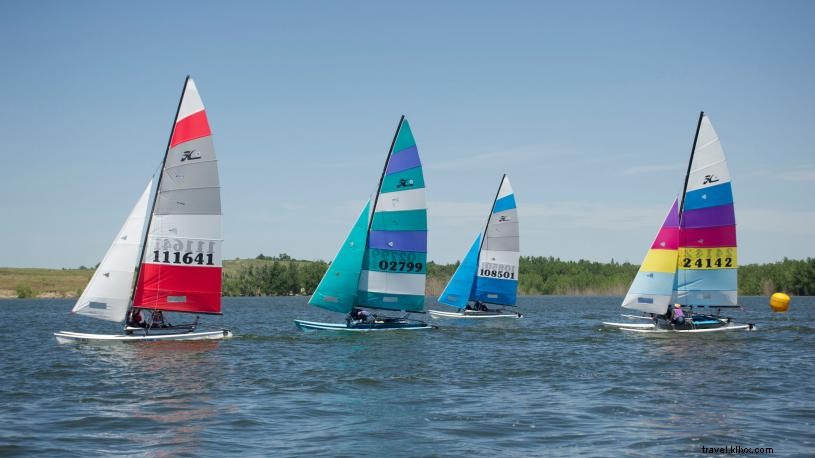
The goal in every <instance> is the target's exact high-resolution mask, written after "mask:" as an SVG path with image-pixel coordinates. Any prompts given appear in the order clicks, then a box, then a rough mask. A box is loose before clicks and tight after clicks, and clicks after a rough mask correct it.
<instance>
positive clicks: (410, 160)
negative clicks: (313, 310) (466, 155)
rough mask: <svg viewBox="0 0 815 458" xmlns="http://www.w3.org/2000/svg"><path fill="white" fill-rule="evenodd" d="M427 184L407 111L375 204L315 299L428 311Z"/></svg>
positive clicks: (343, 308) (344, 307) (339, 305)
mask: <svg viewBox="0 0 815 458" xmlns="http://www.w3.org/2000/svg"><path fill="white" fill-rule="evenodd" d="M424 187H425V185H424V175H423V174H422V164H421V161H420V159H419V152H418V149H417V148H416V141H415V140H414V139H413V133H412V132H411V130H410V125H409V124H408V122H407V120H406V119H405V118H404V116H403V117H402V119H401V120H400V121H399V126H398V127H397V130H396V135H395V136H394V139H393V143H392V144H391V149H390V151H389V153H388V158H387V160H386V162H385V168H384V170H383V172H382V176H381V179H380V182H379V187H378V189H377V192H376V197H375V198H374V205H373V206H372V207H371V206H366V210H365V211H363V214H362V215H360V217H359V218H358V219H357V222H356V224H355V225H354V228H353V229H352V230H351V234H350V235H349V236H348V239H347V240H346V243H345V244H344V245H343V248H342V249H341V250H340V252H339V253H338V254H337V257H336V258H335V259H334V263H332V265H331V267H330V268H329V270H328V271H327V272H326V274H325V276H324V277H323V279H322V280H321V281H320V285H319V286H318V287H317V290H316V291H315V292H314V295H313V296H312V299H311V300H310V303H311V304H313V305H316V306H318V307H322V308H325V309H328V310H333V311H337V312H347V311H350V310H351V309H352V308H353V307H354V306H360V307H370V308H378V309H387V310H402V311H407V312H419V311H422V309H423V308H424V292H425V279H426V276H427V205H426V203H425V189H424ZM371 213H372V215H371V217H370V218H368V215H369V214H371ZM352 244H353V246H351V245H352ZM361 248H363V249H361ZM335 265H337V267H336V268H334V266H335ZM337 274H339V275H337ZM340 277H342V278H340ZM352 298H353V301H352V300H351V299H352Z"/></svg>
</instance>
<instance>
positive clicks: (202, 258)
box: [153, 250, 215, 266]
mask: <svg viewBox="0 0 815 458" xmlns="http://www.w3.org/2000/svg"><path fill="white" fill-rule="evenodd" d="M212 257H213V254H212V253H208V254H204V253H197V254H196V253H193V252H191V251H188V252H186V253H181V252H180V251H158V250H154V251H153V262H160V263H166V264H197V265H199V266H214V265H215V263H214V262H213V259H212Z"/></svg>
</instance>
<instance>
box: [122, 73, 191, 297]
mask: <svg viewBox="0 0 815 458" xmlns="http://www.w3.org/2000/svg"><path fill="white" fill-rule="evenodd" d="M189 82H190V75H187V78H185V79H184V87H183V88H181V96H180V97H179V98H178V107H176V109H175V117H174V118H173V127H172V128H170V138H168V139H167V148H166V149H165V150H164V159H162V160H161V167H160V168H159V174H158V180H157V181H156V190H155V192H154V193H153V204H152V205H151V206H150V212H149V213H148V214H147V215H148V216H147V229H145V231H144V240H143V241H142V246H141V250H140V252H141V253H140V254H139V261H138V266H139V267H138V269H139V272H138V273H137V274H136V283H135V285H138V284H139V278H140V277H141V273H142V268H141V264H142V259H144V251H145V249H146V248H147V240H148V238H149V237H150V224H151V223H152V222H153V218H152V216H153V212H154V211H155V210H156V201H157V200H158V192H159V190H160V189H161V178H162V177H163V176H164V166H165V165H166V164H167V155H168V154H169V153H170V143H171V142H172V141H173V134H174V133H175V126H176V121H177V120H178V113H180V112H181V102H183V101H184V94H185V93H186V92H187V84H188V83H189ZM135 294H136V288H135V286H134V287H132V288H131V290H130V308H133V296H134V295H135ZM128 311H129V309H128Z"/></svg>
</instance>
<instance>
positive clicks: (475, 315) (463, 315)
mask: <svg viewBox="0 0 815 458" xmlns="http://www.w3.org/2000/svg"><path fill="white" fill-rule="evenodd" d="M427 313H429V314H430V316H431V317H433V318H435V319H446V318H453V319H467V320H469V319H486V318H523V314H521V313H515V312H512V313H510V312H504V311H500V312H479V311H470V310H466V311H464V312H443V311H441V310H428V311H427Z"/></svg>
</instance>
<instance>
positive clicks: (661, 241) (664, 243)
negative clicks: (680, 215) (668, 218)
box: [651, 215, 679, 250]
mask: <svg viewBox="0 0 815 458" xmlns="http://www.w3.org/2000/svg"><path fill="white" fill-rule="evenodd" d="M674 216H676V215H674ZM678 246H679V228H678V227H663V228H662V229H660V230H659V234H657V238H655V239H654V243H652V244H651V248H656V249H658V250H675V249H677V248H678Z"/></svg>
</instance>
